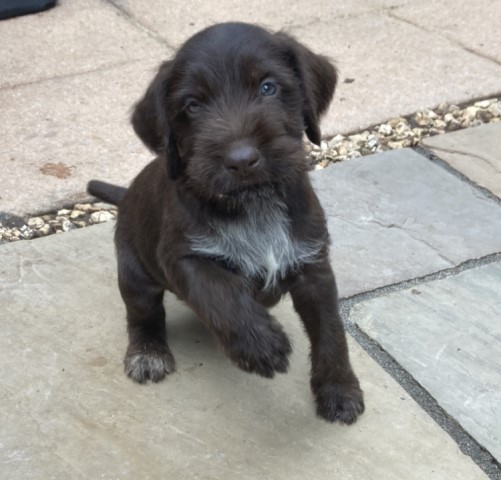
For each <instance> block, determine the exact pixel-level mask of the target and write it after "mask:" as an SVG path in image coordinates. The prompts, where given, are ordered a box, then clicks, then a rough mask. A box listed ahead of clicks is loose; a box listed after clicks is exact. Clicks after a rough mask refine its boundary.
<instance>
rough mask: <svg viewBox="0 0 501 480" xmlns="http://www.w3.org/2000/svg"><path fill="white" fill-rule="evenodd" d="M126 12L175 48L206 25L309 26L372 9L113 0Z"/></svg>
mask: <svg viewBox="0 0 501 480" xmlns="http://www.w3.org/2000/svg"><path fill="white" fill-rule="evenodd" d="M114 3H115V4H116V5H118V6H119V7H120V8H121V9H123V10H124V11H125V12H127V14H129V15H131V16H132V17H133V18H134V19H136V20H137V21H138V22H140V23H141V24H142V25H144V26H145V27H146V28H148V29H150V30H152V31H154V32H155V33H156V34H158V35H159V36H161V37H162V38H164V39H165V41H166V42H167V43H168V44H169V45H170V46H172V47H175V48H178V47H179V46H180V45H181V44H182V43H183V42H184V41H185V40H187V39H188V37H191V36H192V35H193V34H195V33H197V32H198V31H199V30H202V29H203V28H205V27H208V26H209V25H212V24H214V23H220V22H233V21H238V22H247V23H256V24H258V25H262V26H263V27H265V28H269V29H271V30H282V29H286V28H288V27H290V26H293V25H310V24H311V25H312V26H313V28H315V27H314V26H315V25H316V24H317V23H319V22H320V21H321V20H322V19H323V20H325V19H329V20H333V19H335V18H340V17H341V18H345V17H347V16H352V15H358V14H360V13H363V12H368V11H371V7H369V6H368V5H367V4H366V2H365V1H363V0H340V1H337V2H326V1H325V0H312V1H308V0H298V1H295V2H284V1H281V0H280V1H276V2H267V1H265V0H255V1H250V2H234V1H228V0H226V1H224V2H222V3H221V4H220V5H219V7H218V8H214V5H213V4H212V3H211V2H206V1H204V0H195V1H191V2H185V1H182V0H171V1H170V2H169V5H168V7H166V4H165V2H164V1H162V0H114Z"/></svg>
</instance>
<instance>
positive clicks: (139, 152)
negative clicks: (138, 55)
mask: <svg viewBox="0 0 501 480" xmlns="http://www.w3.org/2000/svg"><path fill="white" fill-rule="evenodd" d="M157 67H158V61H157V60H156V59H154V60H144V61H138V62H131V63H127V64H125V65H122V66H116V67H110V68H109V69H105V70H100V71H96V72H90V73H85V74H81V75H76V76H71V77H66V78H57V79H51V80H47V81H45V82H41V83H37V84H34V85H23V86H19V87H17V88H15V89H14V90H2V91H0V105H2V108H0V124H1V125H2V135H0V164H1V165H2V166H3V169H2V175H0V211H7V212H10V213H14V214H17V215H25V214H34V213H38V212H47V211H50V210H55V209H57V208H61V207H62V206H63V205H67V204H70V203H74V202H78V201H82V200H85V199H88V198H90V197H89V196H88V195H87V194H86V193H85V187H86V185H87V182H88V181H89V180H90V179H91V178H96V177H97V178H102V179H105V180H106V179H107V180H110V181H112V182H115V183H119V184H123V185H128V184H129V183H130V181H131V180H132V179H133V178H134V177H135V176H136V175H137V173H139V171H140V170H141V169H142V168H143V167H144V166H145V165H146V164H147V163H148V162H149V161H150V160H151V158H152V156H151V153H149V152H148V151H147V150H146V148H145V147H144V146H143V145H142V143H141V141H140V140H139V139H138V137H137V136H136V135H135V134H134V132H133V130H132V127H131V125H130V123H129V115H130V111H131V107H132V105H133V104H134V103H135V102H136V101H137V100H138V99H139V98H140V96H141V95H142V94H143V93H144V91H145V89H146V87H147V85H148V83H149V81H150V80H151V78H152V77H153V75H154V73H155V71H156V68H157Z"/></svg>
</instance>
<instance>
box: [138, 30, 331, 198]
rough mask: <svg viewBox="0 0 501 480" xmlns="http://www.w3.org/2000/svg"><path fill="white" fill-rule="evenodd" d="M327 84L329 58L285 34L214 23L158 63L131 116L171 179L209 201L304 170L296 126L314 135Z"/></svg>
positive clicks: (326, 96) (315, 138) (283, 179)
mask: <svg viewBox="0 0 501 480" xmlns="http://www.w3.org/2000/svg"><path fill="white" fill-rule="evenodd" d="M335 85H336V70H335V68H334V67H333V66H332V65H331V64H330V63H329V62H328V60H327V59H326V58H325V57H322V56H319V55H315V54H314V53H312V52H311V51H310V50H308V49H307V48H306V47H304V46H302V45H301V44H300V43H298V42H297V41H296V40H294V39H293V38H291V37H289V36H288V35H286V34H284V33H277V34H271V33H269V32H267V31H266V30H263V29H262V28H259V27H256V26H253V25H247V24H242V23H226V24H219V25H215V26H212V27H209V28H207V29H205V30H203V31H201V32H200V33H198V34H196V35H195V36H193V37H192V38H190V39H189V40H188V41H187V42H186V43H185V44H184V45H183V46H182V48H181V49H180V50H179V52H178V53H177V55H176V56H175V58H174V59H173V60H172V61H168V62H165V63H163V64H162V65H161V66H160V69H159V71H158V73H157V75H156V77H155V78H154V79H153V81H152V83H151V85H150V86H149V88H148V90H147V92H146V94H145V96H144V97H143V98H142V99H141V100H140V101H139V103H138V104H137V105H136V107H135V110H134V113H133V116H132V124H133V126H134V129H135V131H136V133H137V134H138V135H139V137H140V138H141V139H142V140H143V142H144V143H145V144H146V145H147V146H148V147H149V148H150V149H151V150H153V151H155V152H156V153H157V154H159V155H165V157H166V161H167V164H168V169H169V175H170V176H171V178H173V179H176V178H179V179H180V180H181V179H182V181H183V182H184V184H185V185H186V186H187V187H188V188H191V189H193V191H195V192H197V194H198V195H199V196H200V197H202V198H205V199H207V200H213V201H223V200H224V199H225V198H233V199H235V198H237V197H238V196H239V195H240V194H243V193H244V192H245V193H246V194H247V193H249V192H252V191H256V192H257V191H259V190H260V189H261V188H264V187H266V189H269V187H270V186H274V187H278V188H280V187H281V186H283V185H284V184H286V183H288V182H293V181H294V179H296V178H297V176H298V175H300V174H302V173H303V172H304V170H305V158H304V152H303V148H302V136H303V132H306V135H307V136H308V138H309V139H310V140H311V141H312V142H314V143H316V144H319V143H320V129H319V118H320V115H321V114H322V113H323V112H324V111H325V110H326V109H327V107H328V105H329V102H330V100H331V98H332V95H333V93H334V88H335Z"/></svg>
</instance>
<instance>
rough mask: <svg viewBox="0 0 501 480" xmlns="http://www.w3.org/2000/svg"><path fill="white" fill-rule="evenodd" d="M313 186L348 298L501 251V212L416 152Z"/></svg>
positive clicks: (329, 175)
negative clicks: (322, 210)
mask: <svg viewBox="0 0 501 480" xmlns="http://www.w3.org/2000/svg"><path fill="white" fill-rule="evenodd" d="M312 178H313V180H314V186H315V188H316V189H317V192H318V194H319V197H320V199H321V201H322V204H323V206H324V208H325V210H326V212H327V215H328V221H329V230H330V232H331V236H332V240H333V250H332V262H333V265H334V269H335V272H336V276H337V279H338V283H339V287H340V294H341V296H348V295H354V294H356V293H360V292H363V291H368V290H373V289H375V288H377V287H382V286H384V285H389V284H393V283H397V282H401V281H403V280H408V279H410V278H415V277H419V276H422V275H426V274H430V273H433V272H437V271H439V270H443V269H446V268H450V267H453V266H455V265H458V264H460V263H462V262H464V261H466V260H468V259H471V258H480V257H483V256H485V255H488V254H491V253H494V252H499V251H501V207H500V206H499V205H498V204H497V203H496V202H495V201H493V200H490V199H488V198H487V197H485V196H483V195H482V194H481V193H479V191H478V190H476V189H475V188H473V187H471V186H470V185H468V184H467V183H465V182H463V181H461V180H459V179H458V178H456V177H455V176H453V175H452V174H451V173H449V172H447V171H446V170H445V169H443V168H441V167H439V166H438V165H436V164H434V163H433V162H431V161H429V160H428V159H426V158H425V157H423V156H421V155H419V154H417V153H416V152H414V151H412V150H409V149H404V150H394V151H391V152H385V153H383V154H376V155H370V156H367V157H363V158H358V159H355V160H350V161H347V162H343V163H341V164H335V165H333V166H330V167H328V168H326V169H324V170H320V171H317V172H315V173H313V174H312Z"/></svg>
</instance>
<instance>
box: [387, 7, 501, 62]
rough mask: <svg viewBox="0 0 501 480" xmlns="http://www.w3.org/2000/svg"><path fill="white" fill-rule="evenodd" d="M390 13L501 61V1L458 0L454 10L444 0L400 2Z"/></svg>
mask: <svg viewBox="0 0 501 480" xmlns="http://www.w3.org/2000/svg"><path fill="white" fill-rule="evenodd" d="M391 14H392V15H394V16H396V17H397V18H402V19H405V20H406V21H408V22H411V23H412V24H415V25H418V26H419V27H421V28H423V29H425V30H429V31H433V32H436V33H438V34H439V35H442V36H444V37H446V38H448V39H449V40H452V41H454V42H458V43H459V44H460V45H462V46H464V47H465V48H466V49H468V50H472V51H474V52H476V53H478V54H480V55H483V56H485V57H487V58H490V59H492V60H493V61H494V62H497V63H498V65H499V64H501V36H500V35H499V31H500V29H501V20H500V19H501V2H500V1H499V0H478V1H476V2H470V1H468V0H459V1H457V2H455V3H454V13H453V14H452V15H451V8H450V7H449V8H448V6H447V5H444V2H437V1H436V0H422V1H420V2H413V1H409V0H408V1H406V2H400V4H399V5H397V6H396V8H394V9H392V10H391Z"/></svg>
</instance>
